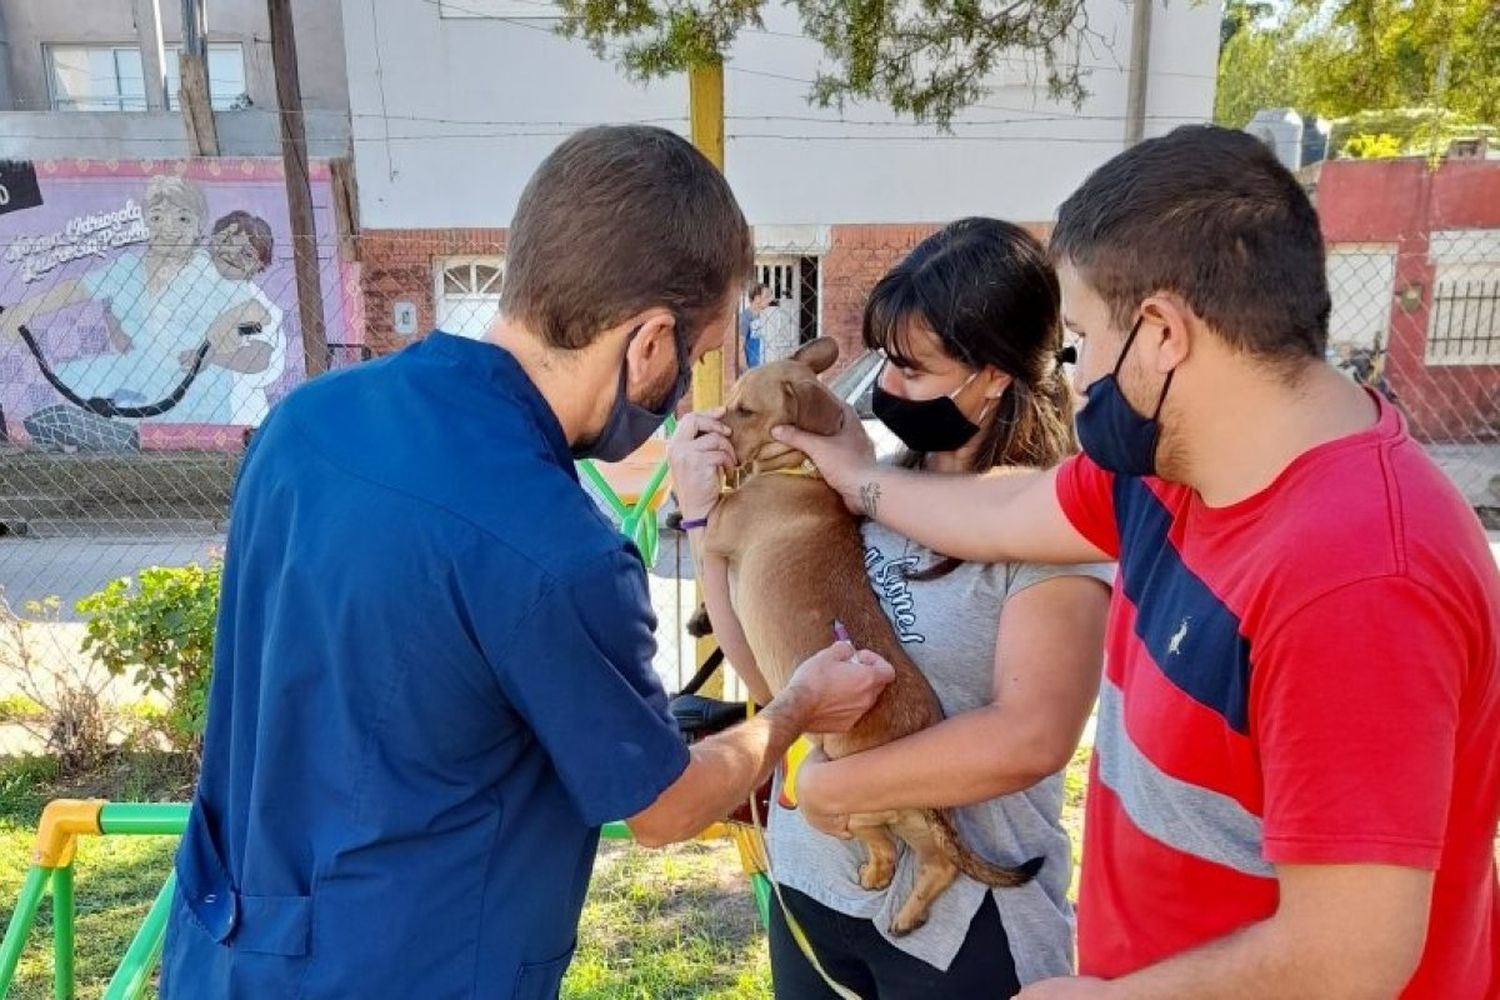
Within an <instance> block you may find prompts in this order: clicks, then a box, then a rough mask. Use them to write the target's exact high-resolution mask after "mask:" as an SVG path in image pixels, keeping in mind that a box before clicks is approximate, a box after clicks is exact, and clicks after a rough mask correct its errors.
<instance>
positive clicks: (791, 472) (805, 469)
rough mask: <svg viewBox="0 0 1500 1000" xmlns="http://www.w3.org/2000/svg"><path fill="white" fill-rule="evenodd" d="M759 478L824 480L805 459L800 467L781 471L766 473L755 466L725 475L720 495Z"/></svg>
mask: <svg viewBox="0 0 1500 1000" xmlns="http://www.w3.org/2000/svg"><path fill="white" fill-rule="evenodd" d="M758 476H798V477H801V478H803V479H822V478H823V477H822V476H821V475H819V474H818V467H817V466H815V465H813V464H812V461H811V460H810V459H803V460H802V464H800V465H789V466H786V467H785V468H781V469H766V470H765V471H764V472H761V471H758V470H756V469H755V468H754V467H753V466H752V467H751V468H750V470H749V471H748V472H741V471H740V470H739V469H730V470H729V471H727V472H725V473H724V481H723V482H722V483H721V484H720V486H719V495H720V496H723V495H725V494H729V493H734V492H736V491H738V490H740V489H742V488H744V485H745V484H746V483H748V482H749V481H750V480H752V479H755V478H756V477H758Z"/></svg>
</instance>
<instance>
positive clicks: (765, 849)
mask: <svg viewBox="0 0 1500 1000" xmlns="http://www.w3.org/2000/svg"><path fill="white" fill-rule="evenodd" d="M768 475H769V476H801V477H805V478H809V479H821V478H822V476H820V475H819V474H818V470H817V467H816V466H814V465H813V464H812V462H811V461H804V462H803V463H802V464H801V465H794V466H791V467H789V468H785V469H766V470H765V471H763V472H762V471H760V470H758V469H754V468H752V469H751V470H750V471H749V474H748V475H747V474H743V473H741V472H740V470H739V469H733V470H730V471H729V472H727V473H726V474H725V476H724V481H723V483H722V484H721V485H720V486H719V493H720V495H721V496H722V495H724V494H728V493H733V492H735V491H736V490H738V489H739V488H740V487H741V486H743V485H745V483H746V482H747V481H748V480H750V479H753V478H754V477H755V476H768ZM749 714H750V715H754V714H755V703H754V702H753V701H752V702H750V703H749ZM811 749H812V745H811V744H810V743H808V742H807V740H806V739H804V738H802V737H798V739H797V741H796V742H795V743H793V744H792V745H791V747H790V748H789V749H788V750H787V752H786V780H784V781H783V782H782V783H781V794H782V795H784V796H786V798H787V801H788V802H789V803H791V804H792V805H793V806H795V805H796V803H797V769H798V768H799V767H801V765H802V761H803V760H804V759H806V757H807V754H808V751H810V750H811ZM750 824H751V830H752V833H751V836H752V837H753V838H754V843H755V847H756V848H757V849H758V853H759V855H760V857H761V858H762V859H763V860H764V861H765V870H766V878H767V879H768V880H769V881H770V883H771V891H772V892H774V893H776V905H777V906H778V907H780V908H781V916H782V918H783V919H785V920H786V927H787V930H789V931H790V932H791V934H792V940H793V941H795V942H797V948H798V950H800V951H801V952H802V957H803V958H805V959H807V964H808V965H811V966H812V967H813V971H814V972H816V973H817V974H818V976H819V977H820V978H821V979H822V980H823V983H824V985H826V986H827V987H828V988H829V989H830V990H832V991H833V992H834V994H835V995H836V996H838V997H839V1000H865V998H864V997H862V996H860V995H859V994H858V993H856V992H854V991H853V990H851V989H850V988H849V987H847V986H845V985H844V984H843V983H841V982H839V981H838V980H837V979H834V978H833V976H831V975H829V973H828V970H827V969H825V968H823V963H822V962H820V961H818V956H817V953H816V952H814V951H813V946H812V942H811V941H810V940H808V937H807V932H806V931H804V930H803V929H802V925H801V924H800V923H798V922H797V918H796V917H794V916H792V911H791V910H790V909H789V908H788V907H787V905H786V897H785V896H783V895H782V893H781V882H780V881H778V880H777V878H776V871H775V868H774V867H773V866H772V863H771V847H770V845H769V844H767V843H766V835H765V830H766V829H768V827H767V824H766V822H764V821H763V819H762V817H761V815H760V803H759V801H758V800H757V797H756V795H755V793H754V792H751V793H750Z"/></svg>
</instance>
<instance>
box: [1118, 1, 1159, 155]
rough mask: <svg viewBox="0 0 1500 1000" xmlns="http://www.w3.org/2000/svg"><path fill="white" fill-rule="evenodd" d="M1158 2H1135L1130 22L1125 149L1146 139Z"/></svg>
mask: <svg viewBox="0 0 1500 1000" xmlns="http://www.w3.org/2000/svg"><path fill="white" fill-rule="evenodd" d="M1155 2H1156V0H1135V10H1134V12H1133V13H1132V17H1131V22H1130V82H1129V85H1128V87H1129V89H1128V90H1127V92H1126V96H1125V105H1126V108H1125V145H1126V147H1127V148H1128V147H1130V146H1134V145H1135V144H1136V143H1138V142H1140V141H1141V140H1142V139H1144V138H1145V137H1146V96H1147V93H1148V91H1149V89H1150V88H1149V84H1150V79H1151V7H1152V5H1153V4H1154V3H1155Z"/></svg>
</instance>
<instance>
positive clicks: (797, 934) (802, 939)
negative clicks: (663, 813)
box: [750, 704, 864, 1000]
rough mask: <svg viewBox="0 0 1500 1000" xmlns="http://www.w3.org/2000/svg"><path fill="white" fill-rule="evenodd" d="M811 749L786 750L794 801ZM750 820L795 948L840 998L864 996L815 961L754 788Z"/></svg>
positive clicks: (787, 790)
mask: <svg viewBox="0 0 1500 1000" xmlns="http://www.w3.org/2000/svg"><path fill="white" fill-rule="evenodd" d="M750 711H751V712H752V713H753V712H754V711H755V706H754V705H753V704H752V705H751V706H750ZM810 749H811V745H810V744H809V743H808V742H807V740H805V739H802V738H798V740H797V742H796V743H794V744H792V747H791V749H790V750H788V751H787V767H786V770H787V774H786V780H785V781H783V782H782V785H781V790H782V794H784V795H787V796H788V797H789V798H790V799H791V801H792V802H793V803H794V804H795V803H796V783H797V768H798V767H799V766H801V764H802V761H803V759H804V758H806V757H807V753H808V751H809V750H810ZM750 822H751V824H752V828H753V829H754V831H755V833H754V836H755V838H756V840H757V841H758V842H759V847H760V856H761V857H762V858H764V859H765V862H766V878H767V879H769V880H770V882H771V891H772V892H774V893H776V905H777V906H779V907H780V908H781V916H782V918H783V919H785V920H786V927H787V930H789V931H791V933H792V940H793V941H795V942H797V948H798V949H799V950H800V951H801V952H802V957H803V958H805V959H807V964H808V965H811V966H812V967H813V971H814V972H816V973H817V974H818V976H819V977H821V978H822V980H823V983H824V985H826V986H827V987H828V988H829V989H830V990H832V991H833V992H834V994H835V995H837V996H838V997H839V1000H864V997H862V996H860V995H859V994H858V993H856V992H854V991H853V990H851V989H850V988H849V987H847V986H845V985H844V984H843V983H841V982H839V981H838V980H837V979H834V978H833V976H831V975H829V973H828V970H827V969H825V968H823V963H822V962H820V961H818V956H817V953H816V952H814V951H813V946H812V942H811V941H809V940H808V937H807V932H806V931H804V930H803V929H802V925H801V924H800V923H798V922H797V918H796V917H794V916H792V911H791V910H790V909H789V908H788V907H787V905H786V897H785V896H783V895H782V894H781V882H780V881H778V880H777V878H776V871H775V869H774V868H773V866H772V864H771V847H770V845H769V844H767V843H766V835H765V831H766V830H767V829H769V827H768V826H767V824H766V823H763V822H762V821H761V815H760V803H759V802H758V801H757V796H756V795H755V794H754V793H753V792H752V793H751V795H750Z"/></svg>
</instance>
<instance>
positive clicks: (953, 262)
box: [862, 218, 1078, 580]
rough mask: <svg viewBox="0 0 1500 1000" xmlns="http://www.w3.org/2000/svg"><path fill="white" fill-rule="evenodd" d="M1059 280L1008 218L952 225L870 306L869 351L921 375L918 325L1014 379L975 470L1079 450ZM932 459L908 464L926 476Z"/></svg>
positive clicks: (975, 362) (963, 357)
mask: <svg viewBox="0 0 1500 1000" xmlns="http://www.w3.org/2000/svg"><path fill="white" fill-rule="evenodd" d="M1061 298H1062V296H1061V292H1060V291H1059V289H1058V284H1057V272H1056V271H1054V270H1053V268H1052V264H1051V262H1050V261H1049V260H1048V258H1047V251H1046V249H1045V248H1044V247H1043V246H1042V244H1041V242H1040V241H1039V240H1037V238H1036V237H1034V236H1032V235H1031V234H1030V233H1028V232H1027V231H1026V230H1024V229H1022V228H1021V227H1020V226H1017V225H1013V224H1012V223H1009V222H1002V221H1000V220H999V219H988V218H968V219H960V220H958V221H957V222H953V223H950V224H949V225H947V226H944V227H943V228H942V229H940V230H938V231H937V232H936V233H933V234H932V235H931V236H929V237H927V239H925V240H923V241H922V242H921V243H919V244H917V247H916V249H914V250H913V251H912V252H911V253H910V254H908V255H907V256H906V259H904V260H903V261H901V263H899V264H897V265H896V266H895V267H894V268H892V269H891V271H890V272H889V273H888V274H886V276H885V277H883V278H881V279H880V281H879V282H877V283H876V285H875V288H874V290H873V291H871V293H870V298H869V301H868V302H867V303H865V313H864V321H863V329H862V333H863V336H864V342H865V346H866V347H868V348H870V349H872V350H878V351H883V352H884V353H885V355H886V356H887V357H888V358H890V359H891V361H892V362H893V363H895V364H897V365H902V366H915V362H914V361H913V360H912V357H911V352H910V350H909V348H908V345H907V342H906V338H907V336H908V334H909V332H910V330H911V327H912V324H913V322H917V323H920V325H922V326H925V327H927V328H928V329H930V330H931V331H932V332H933V333H934V334H936V335H937V338H938V341H939V342H940V343H941V345H942V349H943V353H944V354H946V355H948V356H949V357H950V358H952V359H953V360H954V361H957V362H958V363H959V364H962V365H964V366H965V367H967V368H970V369H973V370H975V371H977V370H979V369H981V368H983V367H985V366H986V365H993V366H994V367H995V368H997V369H999V370H1000V371H1002V372H1004V373H1005V374H1007V375H1009V376H1010V377H1011V384H1010V386H1009V387H1008V388H1007V389H1006V390H1005V393H1004V394H1003V395H1002V396H1001V397H1000V400H999V402H998V403H997V404H996V405H995V406H992V407H991V408H990V411H989V412H988V413H987V414H985V417H984V419H983V423H982V426H981V427H980V429H979V435H980V437H979V447H978V448H977V449H975V452H974V457H973V460H972V461H971V463H970V467H969V471H971V472H985V471H988V470H990V469H992V468H995V467H996V466H1001V465H1021V466H1030V467H1034V468H1047V467H1049V466H1052V465H1056V464H1057V463H1058V462H1060V461H1062V460H1063V459H1064V458H1066V457H1067V456H1068V455H1071V454H1072V453H1073V452H1075V451H1077V449H1078V442H1077V439H1076V438H1075V436H1074V434H1073V393H1072V390H1071V389H1070V388H1069V386H1068V380H1067V376H1066V375H1065V374H1064V373H1063V371H1062V367H1061V365H1060V364H1059V363H1058V353H1059V351H1060V350H1061V349H1062V317H1061ZM925 458H926V456H925V455H923V454H920V453H914V452H906V453H904V454H903V455H902V456H901V458H900V459H899V462H900V464H901V465H903V466H905V467H907V468H918V467H920V466H921V465H922V463H923V461H924V459H925ZM960 564H961V561H960V560H957V559H946V558H945V559H943V560H942V561H940V562H938V563H937V564H936V565H935V566H932V567H930V568H928V569H925V570H922V571H921V572H919V573H915V574H913V575H912V579H916V580H930V579H935V578H937V577H940V576H944V575H946V574H948V573H950V572H952V571H953V570H954V569H955V568H956V567H957V566H959V565H960Z"/></svg>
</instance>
